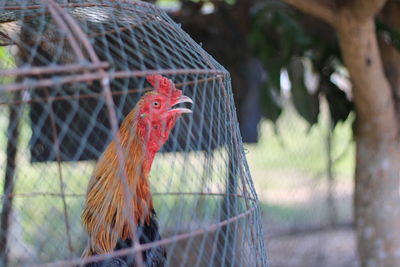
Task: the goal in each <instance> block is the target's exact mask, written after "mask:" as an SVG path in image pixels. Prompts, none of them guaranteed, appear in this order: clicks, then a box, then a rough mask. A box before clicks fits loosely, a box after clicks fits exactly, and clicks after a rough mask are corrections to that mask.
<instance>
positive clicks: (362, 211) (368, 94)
mask: <svg viewBox="0 0 400 267" xmlns="http://www.w3.org/2000/svg"><path fill="white" fill-rule="evenodd" d="M336 26H337V27H336V28H337V31H338V35H339V39H340V45H341V48H342V54H343V58H344V61H345V63H346V66H347V68H348V70H349V73H350V76H351V78H352V82H353V86H354V90H353V93H354V100H355V104H356V112H357V125H356V126H357V127H356V143H357V151H356V172H355V197H354V207H355V220H356V221H355V222H356V228H357V239H358V250H359V255H360V258H361V262H362V266H400V227H399V226H400V205H399V203H400V197H399V174H400V164H399V162H400V146H399V134H398V121H397V118H396V109H395V101H394V99H393V95H392V89H391V87H390V85H389V83H388V81H387V79H386V77H385V74H384V72H383V67H382V62H381V59H380V54H379V49H378V44H377V40H376V35H375V24H374V20H373V17H371V18H368V19H356V18H355V16H354V14H352V13H350V12H342V14H341V16H340V19H339V21H338V23H337V25H336Z"/></svg>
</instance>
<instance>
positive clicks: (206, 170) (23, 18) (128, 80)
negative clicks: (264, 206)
mask: <svg viewBox="0 0 400 267" xmlns="http://www.w3.org/2000/svg"><path fill="white" fill-rule="evenodd" d="M0 44H1V49H2V50H0V57H1V70H0V83H1V84H0V104H1V106H0V110H1V111H0V112H1V113H0V146H1V149H0V165H1V172H0V174H1V176H2V177H4V178H3V179H1V183H0V184H1V186H2V188H3V193H2V195H1V202H0V203H1V208H0V209H1V229H0V257H1V260H2V264H6V265H7V264H8V265H10V266H19V265H31V264H44V263H48V264H55V265H77V264H82V263H88V262H90V261H99V260H104V259H107V258H110V257H117V256H118V257H121V256H127V255H132V254H135V255H137V254H138V253H137V252H141V251H145V250H148V249H151V248H153V247H157V246H162V247H164V248H165V250H166V254H167V258H166V262H165V265H166V266H192V265H193V266H225V265H226V266H265V265H266V257H265V248H264V244H263V235H262V230H261V222H260V220H261V219H260V214H259V207H258V200H257V195H256V192H255V190H254V187H253V184H252V180H251V176H250V173H249V170H248V166H247V163H246V159H245V156H244V153H243V147H242V143H241V139H240V135H239V132H238V126H237V119H236V115H235V107H234V104H233V98H232V93H231V84H230V76H229V73H228V72H227V71H226V70H225V69H224V68H223V67H222V66H221V65H220V64H218V63H217V62H216V61H215V60H214V59H213V58H212V57H211V56H209V55H208V54H207V53H206V52H205V51H204V50H203V49H202V48H201V47H200V46H199V45H198V44H196V43H195V42H194V41H193V40H192V39H191V38H190V37H189V36H188V35H187V34H186V33H185V32H183V31H182V30H181V29H180V27H179V25H177V24H175V23H174V22H173V21H172V20H171V19H170V18H169V17H168V16H167V15H166V14H165V13H164V12H163V11H162V10H160V9H158V8H156V7H155V6H153V5H151V4H147V3H143V2H133V1H122V0H121V1H54V0H47V1H5V0H2V1H0ZM151 74H158V75H163V76H164V77H167V78H169V79H170V80H171V81H173V83H174V84H175V86H176V88H178V89H180V90H182V92H183V94H184V95H186V96H188V97H190V98H191V99H192V100H193V105H192V107H191V109H192V111H193V114H190V115H184V116H182V117H181V118H179V119H178V121H177V122H176V125H175V127H174V128H173V130H172V133H171V134H170V137H169V139H168V141H167V143H166V144H165V145H164V146H163V148H162V149H161V151H160V152H159V153H157V155H156V158H155V160H154V162H153V165H152V168H151V173H150V176H151V177H150V185H151V192H152V199H153V202H154V209H155V211H156V213H157V221H158V225H159V228H160V229H159V231H160V234H161V236H162V239H160V240H155V241H154V240H153V241H152V242H150V241H148V240H147V241H146V240H144V242H140V243H138V242H134V244H133V245H132V247H128V248H125V249H122V250H118V251H113V252H111V254H104V255H95V256H92V257H89V258H85V261H84V262H83V261H82V258H81V257H80V256H81V254H82V252H83V250H84V247H85V246H86V244H87V234H86V233H85V231H84V229H83V227H82V221H81V213H82V209H83V205H84V201H85V198H86V195H85V193H86V188H87V184H88V181H89V179H90V177H91V176H92V172H93V169H94V167H95V165H96V161H97V159H98V158H99V156H100V155H101V154H102V153H103V151H104V150H105V149H106V147H107V145H108V144H109V143H110V142H112V141H114V142H116V143H118V142H119V141H118V135H116V133H117V132H118V128H119V126H120V124H121V122H122V121H123V119H124V118H125V117H126V115H127V114H128V113H129V112H130V111H131V110H132V109H133V108H134V107H135V105H136V103H137V102H138V101H139V99H140V98H141V97H142V96H143V95H144V94H145V93H146V92H147V91H150V90H152V86H151V85H150V84H149V83H148V82H147V81H146V76H147V75H151ZM121 155H122V156H123V157H125V156H126V155H125V154H124V153H122V154H121ZM128 156H129V155H128ZM119 160H121V162H123V160H129V158H125V159H124V158H122V159H121V158H119ZM126 178H127V179H129V178H130V177H126ZM128 189H130V188H128ZM131 194H132V192H131ZM135 223H137V222H135ZM135 263H136V264H137V265H138V266H140V265H142V266H147V262H143V259H139V260H138V259H136V258H135ZM135 263H132V264H135Z"/></svg>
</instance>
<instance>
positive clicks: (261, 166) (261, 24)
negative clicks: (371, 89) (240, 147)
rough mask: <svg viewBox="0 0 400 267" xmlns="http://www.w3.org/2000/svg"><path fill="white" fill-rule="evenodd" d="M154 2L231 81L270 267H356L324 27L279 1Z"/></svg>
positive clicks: (334, 57) (343, 131)
mask: <svg viewBox="0 0 400 267" xmlns="http://www.w3.org/2000/svg"><path fill="white" fill-rule="evenodd" d="M157 4H159V5H160V6H162V7H163V8H166V9H167V10H169V12H170V14H171V15H172V16H173V18H174V19H175V20H176V21H177V22H178V23H182V28H183V29H184V30H185V31H187V32H188V33H189V34H190V35H191V36H192V38H194V39H195V40H196V41H197V42H199V43H201V44H202V46H203V47H204V49H205V50H206V51H207V52H209V53H210V54H211V55H212V56H213V57H215V58H216V59H217V60H218V61H219V62H220V63H221V64H222V65H223V66H224V67H225V68H227V69H228V70H229V72H230V73H231V75H232V84H233V90H234V97H235V101H236V107H237V113H238V119H239V125H240V129H241V134H242V137H243V141H244V142H245V150H246V155H247V160H248V163H249V166H250V170H251V174H252V177H253V181H254V184H255V187H256V190H257V193H258V197H259V199H260V202H261V207H262V215H263V219H264V225H263V226H264V233H265V242H266V247H267V255H268V258H269V263H270V266H272V267H277V266H358V265H359V262H358V260H357V256H356V255H357V254H356V242H355V234H354V231H353V210H352V205H353V189H354V188H353V187H354V182H353V175H354V168H355V162H354V160H355V144H354V138H353V133H352V127H353V123H354V117H355V116H354V114H353V113H352V110H353V104H352V96H351V83H350V81H349V78H348V73H347V70H346V68H345V67H344V66H343V62H342V59H341V55H340V49H339V45H338V41H337V37H336V34H335V32H334V30H333V29H332V28H331V27H330V26H328V25H327V24H325V23H323V22H322V21H320V20H317V19H315V18H313V17H312V16H309V15H305V14H303V13H301V12H300V11H297V10H295V9H294V8H292V7H291V6H289V5H288V4H285V3H284V2H283V1H271V0H265V1H246V0H236V1H235V0H231V1H159V2H157ZM205 21H207V23H204V22H205Z"/></svg>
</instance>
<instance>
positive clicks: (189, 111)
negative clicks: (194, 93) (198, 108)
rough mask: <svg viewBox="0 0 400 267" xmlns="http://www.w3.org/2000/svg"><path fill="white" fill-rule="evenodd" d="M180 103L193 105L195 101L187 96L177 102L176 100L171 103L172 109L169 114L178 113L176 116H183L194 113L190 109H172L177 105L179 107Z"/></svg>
mask: <svg viewBox="0 0 400 267" xmlns="http://www.w3.org/2000/svg"><path fill="white" fill-rule="evenodd" d="M180 103H190V104H193V100H192V99H190V97H187V96H184V95H183V96H181V97H179V98H178V99H177V100H174V101H173V102H172V103H171V109H170V110H169V111H168V113H176V114H182V113H192V110H190V109H188V108H172V107H173V106H175V105H178V104H180Z"/></svg>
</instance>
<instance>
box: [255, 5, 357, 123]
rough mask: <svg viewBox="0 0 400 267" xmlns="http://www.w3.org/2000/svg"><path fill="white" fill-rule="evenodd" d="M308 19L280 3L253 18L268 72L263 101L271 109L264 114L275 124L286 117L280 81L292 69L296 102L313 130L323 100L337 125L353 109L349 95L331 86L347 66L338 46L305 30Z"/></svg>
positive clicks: (258, 49)
mask: <svg viewBox="0 0 400 267" xmlns="http://www.w3.org/2000/svg"><path fill="white" fill-rule="evenodd" d="M304 18H305V17H304V15H302V14H300V13H298V12H296V11H295V10H293V9H291V8H290V7H288V6H287V5H284V4H282V2H281V1H266V2H265V4H264V6H263V7H262V8H260V9H258V11H257V12H255V14H254V16H253V25H252V31H251V34H250V45H251V46H252V48H253V52H254V54H255V55H256V57H257V58H259V59H260V60H261V62H262V64H263V66H264V68H265V70H266V71H267V73H268V79H267V81H266V84H265V86H264V87H263V89H262V90H263V92H262V94H261V96H262V100H261V102H262V104H263V105H271V106H270V107H263V111H264V113H263V115H264V117H266V118H267V119H269V120H271V121H273V122H276V121H277V119H278V117H279V115H280V114H281V112H280V109H281V108H282V107H281V106H280V103H282V100H281V99H280V98H281V97H282V91H281V81H280V79H281V72H282V71H283V70H287V71H288V74H289V80H290V83H291V97H292V101H293V104H294V106H295V108H296V110H297V112H298V113H299V114H300V116H301V117H303V118H304V119H305V120H306V121H307V122H308V123H309V125H313V124H315V123H317V122H318V114H319V112H320V107H319V106H320V104H319V101H320V99H321V97H326V98H327V102H328V105H329V110H330V113H331V117H332V121H333V126H335V125H336V124H337V123H338V122H340V121H344V120H346V119H347V117H348V115H349V113H350V112H351V110H352V109H353V105H352V104H351V103H350V101H349V99H348V98H347V97H346V94H345V93H344V92H343V91H342V90H341V89H340V88H339V87H338V86H337V85H335V84H334V83H332V82H331V75H332V74H333V73H337V69H338V68H340V67H342V65H343V64H342V60H341V56H340V49H339V46H338V42H337V40H335V39H333V40H332V36H328V38H329V37H330V38H329V40H326V39H328V38H326V36H325V37H323V36H322V37H321V36H317V35H315V33H314V32H313V31H312V29H309V28H307V27H305V26H304V25H303V24H304V23H303V20H304ZM324 38H325V39H324ZM304 62H310V63H311V64H310V67H308V68H306V67H305V64H304ZM310 72H313V74H314V75H316V76H317V77H318V78H319V82H318V84H317V86H316V90H315V88H311V86H310V85H309V83H307V81H306V79H305V76H306V73H310ZM265 90H267V91H270V92H269V93H268V92H264V91H265ZM271 96H277V97H271ZM277 110H279V112H277Z"/></svg>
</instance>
